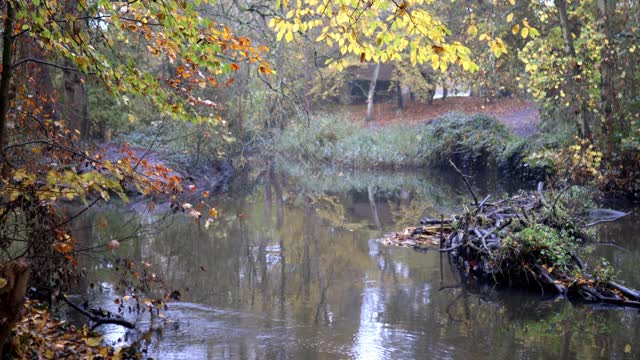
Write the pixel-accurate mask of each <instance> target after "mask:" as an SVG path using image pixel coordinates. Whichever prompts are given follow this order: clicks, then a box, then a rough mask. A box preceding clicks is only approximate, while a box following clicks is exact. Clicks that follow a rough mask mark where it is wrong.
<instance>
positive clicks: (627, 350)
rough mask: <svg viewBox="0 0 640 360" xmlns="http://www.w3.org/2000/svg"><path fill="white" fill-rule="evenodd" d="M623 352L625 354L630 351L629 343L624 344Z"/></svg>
mask: <svg viewBox="0 0 640 360" xmlns="http://www.w3.org/2000/svg"><path fill="white" fill-rule="evenodd" d="M624 353H625V354H629V353H631V344H626V345H625V346H624Z"/></svg>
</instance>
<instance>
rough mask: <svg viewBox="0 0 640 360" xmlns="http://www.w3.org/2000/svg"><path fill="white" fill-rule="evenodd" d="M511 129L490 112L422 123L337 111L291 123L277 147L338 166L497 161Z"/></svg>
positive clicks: (300, 157) (289, 154)
mask: <svg viewBox="0 0 640 360" xmlns="http://www.w3.org/2000/svg"><path fill="white" fill-rule="evenodd" d="M510 139H511V134H510V133H509V131H508V130H507V129H506V127H505V126H504V125H502V124H501V123H499V122H498V121H497V120H496V119H494V118H491V117H488V116H485V115H465V114H461V113H451V114H446V115H443V116H441V117H439V118H437V119H434V120H430V121H428V122H424V123H417V124H392V125H387V126H385V127H361V126H359V125H357V124H354V123H353V122H351V121H349V120H346V119H341V118H338V117H336V116H326V115H325V116H321V117H317V118H315V119H313V120H312V121H311V122H310V124H309V125H307V124H304V125H301V124H298V125H294V126H291V127H289V128H287V129H286V130H285V131H284V132H283V133H282V134H281V135H280V136H279V137H277V138H276V139H274V142H273V148H274V150H275V151H276V152H277V153H279V154H280V155H283V156H285V157H287V158H289V159H293V160H302V161H305V162H311V163H313V164H332V165H335V166H339V167H349V168H361V169H362V168H364V169H380V168H411V167H439V166H448V160H449V159H450V158H451V159H454V160H459V161H461V162H462V164H463V165H467V166H479V167H480V166H485V165H487V164H490V163H495V162H496V161H497V159H498V157H499V155H500V154H501V153H502V151H504V149H505V148H506V144H507V142H508V141H509V140H510Z"/></svg>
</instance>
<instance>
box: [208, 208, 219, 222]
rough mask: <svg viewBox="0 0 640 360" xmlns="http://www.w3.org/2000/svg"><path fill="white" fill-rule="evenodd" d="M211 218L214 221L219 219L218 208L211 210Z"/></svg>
mask: <svg viewBox="0 0 640 360" xmlns="http://www.w3.org/2000/svg"><path fill="white" fill-rule="evenodd" d="M209 217H212V218H214V219H215V218H217V217H218V209H216V208H211V209H209Z"/></svg>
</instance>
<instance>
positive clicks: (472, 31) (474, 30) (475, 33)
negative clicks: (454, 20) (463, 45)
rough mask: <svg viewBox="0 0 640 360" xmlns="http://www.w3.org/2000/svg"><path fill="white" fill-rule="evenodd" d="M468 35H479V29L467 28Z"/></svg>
mask: <svg viewBox="0 0 640 360" xmlns="http://www.w3.org/2000/svg"><path fill="white" fill-rule="evenodd" d="M467 35H469V36H471V37H475V36H476V35H478V28H477V27H476V26H475V25H471V26H469V28H467Z"/></svg>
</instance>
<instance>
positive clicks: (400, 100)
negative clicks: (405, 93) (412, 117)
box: [396, 83, 404, 111]
mask: <svg viewBox="0 0 640 360" xmlns="http://www.w3.org/2000/svg"><path fill="white" fill-rule="evenodd" d="M396 92H397V96H398V109H400V111H402V110H403V109H404V99H403V98H402V87H401V86H400V83H398V84H396Z"/></svg>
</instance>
